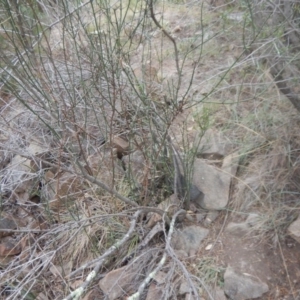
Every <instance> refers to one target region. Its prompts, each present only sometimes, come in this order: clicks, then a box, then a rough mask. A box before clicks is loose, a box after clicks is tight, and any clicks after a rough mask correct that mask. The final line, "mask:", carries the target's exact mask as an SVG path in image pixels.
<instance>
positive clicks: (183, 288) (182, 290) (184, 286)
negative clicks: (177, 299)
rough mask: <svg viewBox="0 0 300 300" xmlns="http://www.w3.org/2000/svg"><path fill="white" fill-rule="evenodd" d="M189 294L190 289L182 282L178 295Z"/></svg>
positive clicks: (184, 281)
mask: <svg viewBox="0 0 300 300" xmlns="http://www.w3.org/2000/svg"><path fill="white" fill-rule="evenodd" d="M189 292H191V287H190V285H189V283H188V282H187V281H186V280H183V281H182V282H181V284H180V287H179V295H184V294H186V293H189Z"/></svg>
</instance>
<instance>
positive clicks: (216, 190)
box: [193, 159, 231, 210]
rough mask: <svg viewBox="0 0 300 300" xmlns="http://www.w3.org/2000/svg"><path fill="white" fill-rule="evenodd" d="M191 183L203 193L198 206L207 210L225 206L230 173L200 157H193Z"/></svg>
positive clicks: (227, 197)
mask: <svg viewBox="0 0 300 300" xmlns="http://www.w3.org/2000/svg"><path fill="white" fill-rule="evenodd" d="M193 181H194V182H193V183H194V184H195V185H196V186H197V187H198V188H199V189H200V190H201V191H202V192H203V193H204V198H203V200H202V201H200V203H199V206H200V207H202V208H204V209H208V210H219V209H223V208H224V207H226V205H227V203H228V201H229V190H230V183H231V175H230V174H227V173H225V172H222V171H221V170H219V169H217V168H215V167H213V166H211V165H208V164H207V163H205V162H204V161H203V160H201V159H195V162H194V174H193Z"/></svg>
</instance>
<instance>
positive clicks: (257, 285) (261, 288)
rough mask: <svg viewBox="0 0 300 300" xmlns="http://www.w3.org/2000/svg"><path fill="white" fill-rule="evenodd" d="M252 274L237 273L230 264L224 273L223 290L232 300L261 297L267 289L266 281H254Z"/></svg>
mask: <svg viewBox="0 0 300 300" xmlns="http://www.w3.org/2000/svg"><path fill="white" fill-rule="evenodd" d="M253 278H254V276H251V277H249V276H246V275H244V274H237V273H236V272H235V271H234V270H233V269H232V268H231V267H230V266H229V267H227V269H226V272H225V274H224V284H225V287H224V292H225V294H226V295H227V296H228V297H229V298H230V299H234V300H246V299H252V298H258V297H261V296H262V295H263V294H264V293H266V292H268V291H269V287H268V285H267V284H266V283H264V282H261V281H254V279H253Z"/></svg>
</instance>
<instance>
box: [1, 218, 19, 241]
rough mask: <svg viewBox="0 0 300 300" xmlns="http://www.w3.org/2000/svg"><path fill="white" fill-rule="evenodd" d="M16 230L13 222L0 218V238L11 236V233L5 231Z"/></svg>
mask: <svg viewBox="0 0 300 300" xmlns="http://www.w3.org/2000/svg"><path fill="white" fill-rule="evenodd" d="M2 229H3V230H5V231H1V230H2ZM14 229H17V224H16V222H15V221H14V220H12V219H8V218H1V219H0V238H2V237H4V236H8V235H12V234H13V232H7V230H14Z"/></svg>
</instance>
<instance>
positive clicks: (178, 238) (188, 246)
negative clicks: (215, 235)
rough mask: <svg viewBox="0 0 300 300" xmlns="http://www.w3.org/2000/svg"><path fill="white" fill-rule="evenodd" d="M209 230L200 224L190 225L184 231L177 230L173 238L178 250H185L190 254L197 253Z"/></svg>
mask: <svg viewBox="0 0 300 300" xmlns="http://www.w3.org/2000/svg"><path fill="white" fill-rule="evenodd" d="M208 233H209V230H208V229H206V228H203V227H200V226H194V225H193V226H188V227H186V228H184V229H183V230H182V231H177V232H176V233H175V234H174V237H173V239H172V244H173V247H174V248H175V249H176V250H183V251H185V252H186V253H188V254H189V255H190V256H193V255H195V254H196V253H197V252H198V250H199V248H200V245H201V243H202V241H203V240H204V239H205V238H206V236H207V235H208Z"/></svg>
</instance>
